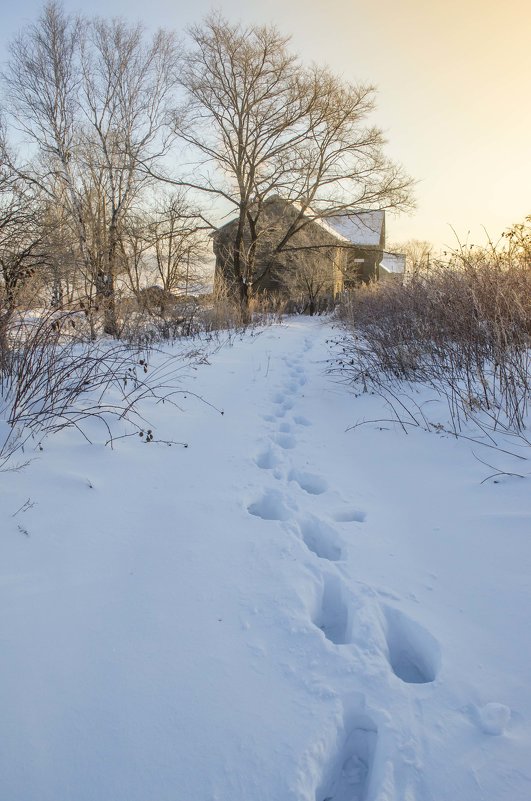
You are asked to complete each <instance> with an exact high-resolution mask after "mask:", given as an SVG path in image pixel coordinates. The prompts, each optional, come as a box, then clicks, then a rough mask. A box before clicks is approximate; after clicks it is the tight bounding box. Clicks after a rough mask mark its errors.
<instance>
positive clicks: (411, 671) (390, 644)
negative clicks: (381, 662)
mask: <svg viewBox="0 0 531 801" xmlns="http://www.w3.org/2000/svg"><path fill="white" fill-rule="evenodd" d="M384 613H385V625H386V631H385V636H386V640H387V648H388V655H389V664H390V665H391V668H392V670H393V673H394V674H395V676H397V677H398V678H399V679H401V681H403V682H405V683H406V684H428V683H430V682H432V681H434V680H435V679H436V678H437V674H438V672H439V669H440V665H441V649H440V646H439V643H438V642H437V640H436V639H435V637H434V636H433V635H432V634H430V632H429V631H428V630H427V629H425V628H424V626H421V625H420V623H417V622H416V621H415V620H412V619H411V618H410V617H408V616H407V615H405V614H404V613H403V612H400V611H399V610H398V609H392V608H391V607H386V608H385V609H384Z"/></svg>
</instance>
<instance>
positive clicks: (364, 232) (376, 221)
mask: <svg viewBox="0 0 531 801" xmlns="http://www.w3.org/2000/svg"><path fill="white" fill-rule="evenodd" d="M279 200H280V201H281V202H283V203H285V204H286V205H291V206H293V208H294V209H297V210H300V208H301V207H300V204H299V203H297V202H296V201H291V202H290V201H289V200H284V199H283V198H281V197H279V196H277V195H275V196H273V197H271V198H268V200H267V201H266V202H268V203H274V202H278V201H279ZM307 216H308V218H309V219H310V220H311V222H313V223H315V225H318V226H319V227H320V228H323V229H324V230H325V231H327V232H328V233H329V234H331V235H332V236H333V237H335V238H337V239H339V240H341V241H343V242H350V243H351V244H353V245H362V246H372V247H378V246H379V244H380V241H381V237H382V231H383V227H384V224H385V211H383V210H376V211H364V210H360V211H357V212H355V213H354V214H342V215H336V216H334V217H318V216H316V217H315V218H313V213H312V210H311V209H307ZM234 221H235V218H232V219H230V220H228V222H226V223H224V224H223V225H222V226H220V227H219V228H218V229H217V230H218V231H222V230H223V229H224V228H226V227H227V226H229V225H232V224H233V223H234ZM215 233H216V232H214V234H213V235H215ZM211 236H212V234H211Z"/></svg>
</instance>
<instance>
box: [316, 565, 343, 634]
mask: <svg viewBox="0 0 531 801" xmlns="http://www.w3.org/2000/svg"><path fill="white" fill-rule="evenodd" d="M312 620H313V623H314V625H315V626H317V628H318V629H321V631H322V632H323V634H324V635H325V637H326V639H327V640H330V642H332V643H334V644H335V645H345V644H346V643H347V642H349V636H348V635H349V614H348V608H347V604H346V603H345V599H344V590H343V585H342V582H341V579H340V578H339V576H333V575H325V576H324V581H323V591H322V595H321V598H320V602H319V604H318V606H317V609H316V611H315V614H314V615H313V618H312Z"/></svg>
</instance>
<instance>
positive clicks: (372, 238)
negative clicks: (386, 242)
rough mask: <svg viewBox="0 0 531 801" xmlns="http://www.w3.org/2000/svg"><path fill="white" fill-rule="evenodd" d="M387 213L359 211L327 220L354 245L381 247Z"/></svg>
mask: <svg viewBox="0 0 531 801" xmlns="http://www.w3.org/2000/svg"><path fill="white" fill-rule="evenodd" d="M384 221H385V211H380V210H375V211H359V212H357V213H356V214H345V215H341V216H338V217H329V218H327V222H328V224H329V225H330V226H331V227H332V228H333V230H334V231H336V232H337V233H338V234H340V235H341V236H343V237H345V239H348V241H349V242H352V243H353V244H354V245H370V246H374V247H379V245H380V239H381V236H382V227H383V225H384Z"/></svg>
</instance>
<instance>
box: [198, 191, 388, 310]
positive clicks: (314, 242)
mask: <svg viewBox="0 0 531 801" xmlns="http://www.w3.org/2000/svg"><path fill="white" fill-rule="evenodd" d="M296 214H297V211H296V210H295V209H294V208H293V207H292V206H290V204H289V203H286V201H283V200H281V199H280V198H279V199H272V200H270V201H269V202H268V204H267V207H266V208H265V209H264V210H263V213H262V216H261V220H260V230H259V238H258V246H257V251H256V270H255V291H257V292H268V293H277V294H282V295H286V296H287V295H289V294H290V284H292V283H293V282H292V277H293V275H294V273H296V272H297V271H299V272H305V271H308V270H310V271H312V272H313V273H314V274H315V275H319V276H320V277H321V279H322V280H324V283H325V288H324V289H323V293H324V294H330V295H331V296H336V295H338V294H339V293H340V292H342V291H343V289H344V288H353V287H354V286H356V285H358V284H359V283H360V282H369V281H370V280H374V279H377V278H378V265H379V263H380V260H381V256H382V253H383V242H381V246H380V247H378V246H376V247H371V246H365V247H363V248H362V247H357V246H355V245H349V243H348V242H347V241H346V240H345V239H344V238H342V237H340V236H335V235H334V234H333V233H332V232H331V231H330V230H329V229H327V228H326V227H323V226H321V225H319V224H318V223H316V222H310V223H308V224H307V225H306V226H304V227H303V228H302V229H301V230H300V231H298V232H297V233H296V234H295V235H294V236H293V237H292V238H291V239H290V240H289V242H288V243H287V245H286V247H285V249H284V250H282V252H280V253H275V246H276V245H277V244H278V243H279V242H280V241H281V240H282V238H283V236H284V234H285V232H286V231H287V229H288V227H289V225H290V223H291V222H292V221H293V219H294V217H295V216H296ZM236 229H237V221H236V220H233V221H231V222H230V223H227V224H226V225H225V226H223V227H222V228H220V229H218V230H217V231H216V232H215V233H214V235H213V237H212V239H213V248H214V253H215V255H216V277H215V281H216V285H218V286H219V285H220V284H221V283H225V284H226V285H227V286H228V287H229V288H230V286H231V284H233V283H234V273H233V254H232V250H231V246H232V242H233V241H234V236H235V234H236ZM384 237H385V233H384V231H383V227H382V235H381V239H382V240H383V239H384ZM249 244H250V239H249V235H248V232H247V233H246V234H245V236H244V251H245V252H247V250H248V248H249Z"/></svg>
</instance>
